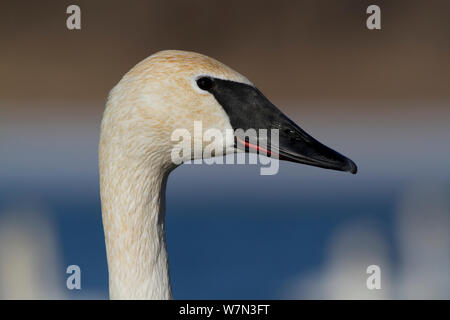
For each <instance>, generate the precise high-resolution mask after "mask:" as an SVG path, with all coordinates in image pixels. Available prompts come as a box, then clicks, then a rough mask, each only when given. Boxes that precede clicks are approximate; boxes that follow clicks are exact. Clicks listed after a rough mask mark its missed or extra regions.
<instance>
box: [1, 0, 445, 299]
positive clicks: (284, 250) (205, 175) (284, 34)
mask: <svg viewBox="0 0 450 320" xmlns="http://www.w3.org/2000/svg"><path fill="white" fill-rule="evenodd" d="M70 4H77V5H79V6H80V7H81V23H82V29H81V30H75V31H70V30H68V29H67V28H66V18H67V17H68V15H67V14H66V8H67V7H68V6H69V5H70ZM371 4H377V5H379V6H380V8H381V26H382V29H381V30H368V29H367V28H366V19H367V17H368V15H367V14H366V8H367V7H368V6H369V5H371ZM449 12H450V2H448V1H444V0H442V1H414V2H413V1H406V0H405V1H400V0H396V1H380V0H378V1H364V0H342V1H332V0H329V1H325V0H320V1H317V0H316V1H313V0H310V1H280V0H277V1H261V0H258V1H233V0H229V1H221V2H219V1H209V2H205V1H182V0H177V1H174V0H165V1H136V0H128V1H117V2H114V3H112V2H110V1H106V0H102V1H81V0H79V1H76V2H73V1H70V2H69V1H36V2H30V1H20V0H19V1H9V0H5V1H2V2H1V4H0V39H1V43H2V48H1V50H0V70H1V75H2V76H1V77H0V298H3V299H12V298H25V299H35V298H44V299H47V298H49V299H105V298H108V287H107V286H108V275H107V264H106V253H105V245H104V237H103V230H102V224H101V210H100V199H99V186H98V172H97V145H98V135H99V124H100V121H101V117H102V112H103V109H104V105H105V100H106V96H107V94H108V91H109V90H110V89H111V88H112V87H113V86H114V85H115V84H116V83H117V82H118V81H119V80H120V78H121V77H122V75H123V74H124V73H126V72H127V71H128V70H129V69H130V68H131V67H132V66H133V65H135V64H136V63H137V62H139V61H140V60H142V59H144V58H145V57H147V56H149V55H150V54H152V53H154V52H156V51H159V50H163V49H182V50H192V51H197V52H200V53H203V54H206V55H209V56H212V57H214V58H216V59H218V60H219V61H222V62H224V63H225V64H227V65H229V66H231V67H232V68H234V69H236V70H238V71H239V72H241V73H243V74H244V75H246V76H247V77H248V78H249V79H251V80H252V81H253V82H254V83H255V84H256V85H257V87H258V88H259V89H260V90H261V91H262V92H264V94H265V95H266V96H267V97H269V99H270V100H271V101H272V102H274V103H275V104H276V105H277V106H278V107H279V108H280V109H282V110H283V111H284V112H285V113H287V114H288V115H289V116H290V117H291V118H292V119H293V120H294V121H296V122H297V123H299V124H300V125H301V127H302V128H303V129H305V130H306V131H307V132H309V133H310V134H312V135H313V136H314V137H316V138H317V139H318V140H320V141H322V142H324V143H325V144H327V145H329V146H331V147H332V148H333V149H336V150H338V151H341V152H342V153H344V154H345V155H346V156H348V157H350V158H351V159H352V160H354V161H355V162H356V163H357V164H358V167H359V172H358V174H357V175H356V176H352V175H349V174H344V173H341V172H333V171H329V170H322V169H318V168H313V167H308V166H300V165H295V164H289V163H285V162H282V163H281V167H280V171H279V173H278V174H277V175H274V176H260V175H259V167H258V166H256V165H234V166H232V165H225V166H220V165H215V166H208V165H202V166H198V165H185V166H181V167H180V168H178V169H177V170H175V171H174V172H173V173H172V174H171V176H170V178H169V182H168V190H167V213H166V217H167V221H166V223H167V241H168V250H169V259H170V266H171V270H170V272H171V280H172V285H173V293H174V297H175V298H177V299H197V298H204V299H226V298H234V299H279V298H284V299H311V298H319V299H354V298H362V299H386V298H391V299H409V298H425V299H429V298H437V299H449V298H450V201H449V199H450V197H449V196H450V170H449V169H450V168H449V164H450V145H449V141H450V125H449V122H450V41H449V39H450V19H449ZM194 178H195V179H194ZM193 181H195V187H194V186H193V185H192V183H193ZM261 199H263V201H261ZM72 264H76V265H79V266H80V268H81V287H82V288H81V290H72V291H71V290H68V289H67V288H66V278H67V277H68V276H69V275H68V274H66V268H67V266H69V265H72ZM372 264H375V265H378V266H380V268H381V286H382V288H381V289H380V290H368V289H367V287H366V279H367V277H368V276H369V275H368V274H366V268H367V266H369V265H372Z"/></svg>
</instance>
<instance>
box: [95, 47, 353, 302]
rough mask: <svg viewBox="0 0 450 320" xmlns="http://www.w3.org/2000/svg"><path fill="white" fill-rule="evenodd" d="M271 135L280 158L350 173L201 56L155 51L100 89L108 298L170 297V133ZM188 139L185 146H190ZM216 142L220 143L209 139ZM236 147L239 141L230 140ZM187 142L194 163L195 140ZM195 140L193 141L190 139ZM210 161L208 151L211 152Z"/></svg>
mask: <svg viewBox="0 0 450 320" xmlns="http://www.w3.org/2000/svg"><path fill="white" fill-rule="evenodd" d="M195 121H201V123H202V128H203V130H206V129H208V128H215V129H216V130H219V131H220V132H221V133H223V136H224V137H227V135H228V136H229V135H230V132H231V135H233V133H232V132H234V131H233V130H235V129H238V128H240V129H244V130H247V129H249V128H266V129H272V128H276V129H279V143H278V145H277V147H276V148H275V143H274V144H273V146H272V145H271V144H270V139H268V141H266V142H268V146H267V149H268V150H267V151H268V152H269V153H270V152H273V153H274V154H277V155H278V156H279V158H280V159H282V160H287V161H292V162H297V163H304V164H308V165H313V166H318V167H322V168H328V169H334V170H341V171H348V172H351V173H356V171H357V167H356V165H355V163H354V162H353V161H351V160H350V159H348V158H346V157H344V156H343V155H341V154H339V153H337V152H336V151H333V150H332V149H330V148H328V147H326V146H325V145H323V144H321V143H320V142H318V141H317V140H315V139H314V138H312V137H311V136H310V135H308V134H307V133H306V132H305V131H303V130H302V129H301V128H300V127H298V126H297V125H296V124H295V123H294V122H292V121H291V120H290V119H289V118H287V116H285V115H284V114H283V113H282V112H281V111H280V110H279V109H277V108H276V107H275V106H274V105H273V104H271V103H270V101H269V100H268V99H267V98H265V97H264V96H263V94H262V93H261V92H260V91H259V90H258V89H257V88H256V87H255V86H254V85H253V83H252V82H250V81H249V80H248V79H247V78H246V77H244V76H243V75H241V74H239V73H238V72H236V71H234V70H233V69H231V68H229V67H227V66H226V65H224V64H222V63H220V62H218V61H217V60H214V59H212V58H210V57H207V56H205V55H202V54H199V53H194V52H186V51H178V50H165V51H160V52H158V53H155V54H153V55H151V56H149V57H148V58H146V59H144V60H143V61H141V62H140V63H138V64H137V65H136V66H134V67H133V68H132V69H131V70H130V71H129V72H128V73H126V74H125V75H124V76H123V78H122V79H121V80H120V81H119V83H118V84H117V85H116V86H115V87H114V88H113V89H112V90H111V91H110V93H109V96H108V99H107V103H106V108H105V110H104V113H103V119H102V123H101V129H100V142H99V173H100V197H101V209H102V221H103V228H104V234H105V244H106V253H107V262H108V271H109V294H110V298H111V299H172V291H171V286H170V279H169V265H168V256H167V250H166V240H165V227H164V226H165V210H164V207H165V189H166V183H167V178H168V175H169V173H170V172H171V171H172V170H173V169H175V168H176V167H177V165H176V164H174V162H173V161H172V157H171V154H172V152H173V150H178V149H180V141H172V139H171V133H172V132H173V131H174V130H176V129H177V128H185V129H186V130H188V131H190V132H193V130H194V122H195ZM193 136H194V140H195V139H198V138H196V137H195V135H193ZM231 138H232V139H223V140H222V141H217V144H219V143H220V146H219V147H218V150H223V152H222V153H220V152H219V153H218V154H219V155H220V154H229V153H233V152H238V151H239V152H242V151H245V150H247V151H248V149H249V148H248V147H249V146H250V147H255V148H258V146H257V144H258V142H259V141H258V139H259V138H258V137H257V136H256V137H255V136H253V137H250V138H249V139H248V140H246V141H243V140H242V139H240V137H239V136H237V135H236V137H231ZM218 140H220V139H218ZM239 141H240V142H241V143H240V144H239V143H237V142H239ZM195 142H196V141H194V144H193V146H194V148H193V149H194V150H193V152H192V154H188V155H187V156H186V159H184V161H188V160H191V159H193V158H194V154H196V152H197V151H199V150H196V148H197V149H199V148H200V149H201V150H200V154H201V151H202V150H203V149H204V147H205V143H204V142H202V141H201V142H200V143H199V144H198V143H197V144H196V143H195ZM197 142H198V141H197ZM216 155H217V154H216Z"/></svg>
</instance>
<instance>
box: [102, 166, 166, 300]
mask: <svg viewBox="0 0 450 320" xmlns="http://www.w3.org/2000/svg"><path fill="white" fill-rule="evenodd" d="M109 160H110V161H108V163H102V161H101V163H100V185H101V198H102V218H103V227H104V231H105V241H106V251H107V259H108V271H109V292H110V298H111V299H171V298H172V292H171V287H170V279H169V267H168V258H167V250H166V237H165V189H166V182H167V178H168V174H169V171H167V170H163V169H162V168H159V167H157V166H152V165H151V164H138V165H133V162H132V161H129V160H128V161H120V160H118V161H113V160H111V159H109Z"/></svg>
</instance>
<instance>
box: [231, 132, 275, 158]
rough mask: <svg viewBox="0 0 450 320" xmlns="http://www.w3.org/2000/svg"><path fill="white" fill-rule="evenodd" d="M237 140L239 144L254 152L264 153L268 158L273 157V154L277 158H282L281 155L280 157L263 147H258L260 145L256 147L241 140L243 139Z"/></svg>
mask: <svg viewBox="0 0 450 320" xmlns="http://www.w3.org/2000/svg"><path fill="white" fill-rule="evenodd" d="M236 140H237V141H239V142H240V143H241V144H243V145H244V146H246V147H248V148H250V149H253V150H256V151H258V153H259V152H261V151H262V152H265V153H266V155H267V156H271V155H272V154H273V155H275V156H278V157H279V156H280V155H279V154H278V153H276V152H272V151H270V150H268V149H266V148H263V147H260V146H258V145H254V144H252V143H250V142H247V141H244V140H241V139H239V138H238V137H236Z"/></svg>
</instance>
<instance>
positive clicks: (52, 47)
mask: <svg viewBox="0 0 450 320" xmlns="http://www.w3.org/2000/svg"><path fill="white" fill-rule="evenodd" d="M72 3H76V4H78V5H79V6H80V7H81V10H82V30H80V31H69V30H67V28H66V17H67V14H66V12H65V11H66V7H67V6H68V5H69V4H72ZM374 3H376V4H378V5H379V6H380V7H381V10H382V13H381V14H382V30H380V31H370V30H368V29H367V28H366V26H365V22H366V17H367V15H366V13H365V10H366V8H367V6H368V5H369V4H374ZM0 12H1V19H0V38H1V43H2V45H1V50H0V70H1V74H2V77H1V78H0V88H1V90H0V92H1V93H0V99H1V100H3V101H24V100H25V101H28V100H33V101H38V100H43V101H48V100H66V99H67V100H71V101H84V100H99V101H100V100H103V99H105V97H106V95H107V92H108V91H109V90H110V89H111V87H112V86H113V85H114V84H115V83H116V82H117V81H118V80H119V79H120V77H121V76H122V75H123V74H124V73H125V72H126V71H127V70H128V69H130V67H131V66H133V65H134V64H136V63H137V62H138V61H140V60H141V59H143V58H145V57H146V56H148V55H150V54H152V53H154V52H156V51H158V50H162V49H184V50H193V51H198V52H201V53H204V54H207V55H210V56H212V57H215V58H216V59H218V60H220V61H222V62H224V63H226V64H228V65H229V66H231V67H233V68H235V69H237V70H239V71H240V72H241V73H243V74H245V75H246V76H247V77H248V78H250V79H251V80H252V81H253V82H255V83H256V84H257V86H258V87H260V89H261V90H262V91H263V92H264V93H265V94H266V95H267V96H269V97H271V98H283V99H289V100H298V99H307V100H308V99H327V100H328V99H333V100H335V99H338V100H339V99H343V100H348V99H370V100H374V99H375V100H376V99H390V100H392V99H402V100H410V99H433V100H435V99H448V98H450V81H449V79H450V59H449V57H450V54H449V53H450V41H449V39H450V19H449V18H450V2H449V1H414V2H413V1H398V0H393V1H375V2H374V1H360V0H346V1H312V0H311V1H271V2H268V1H261V0H258V1H220V2H219V1H181V0H177V1H174V0H171V1H136V0H132V1H126V2H124V1H122V2H121V3H115V2H114V3H113V2H112V1H76V2H73V1H70V2H69V1H33V2H31V1H2V4H1V5H0ZM102 107H103V105H101V104H99V108H102Z"/></svg>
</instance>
